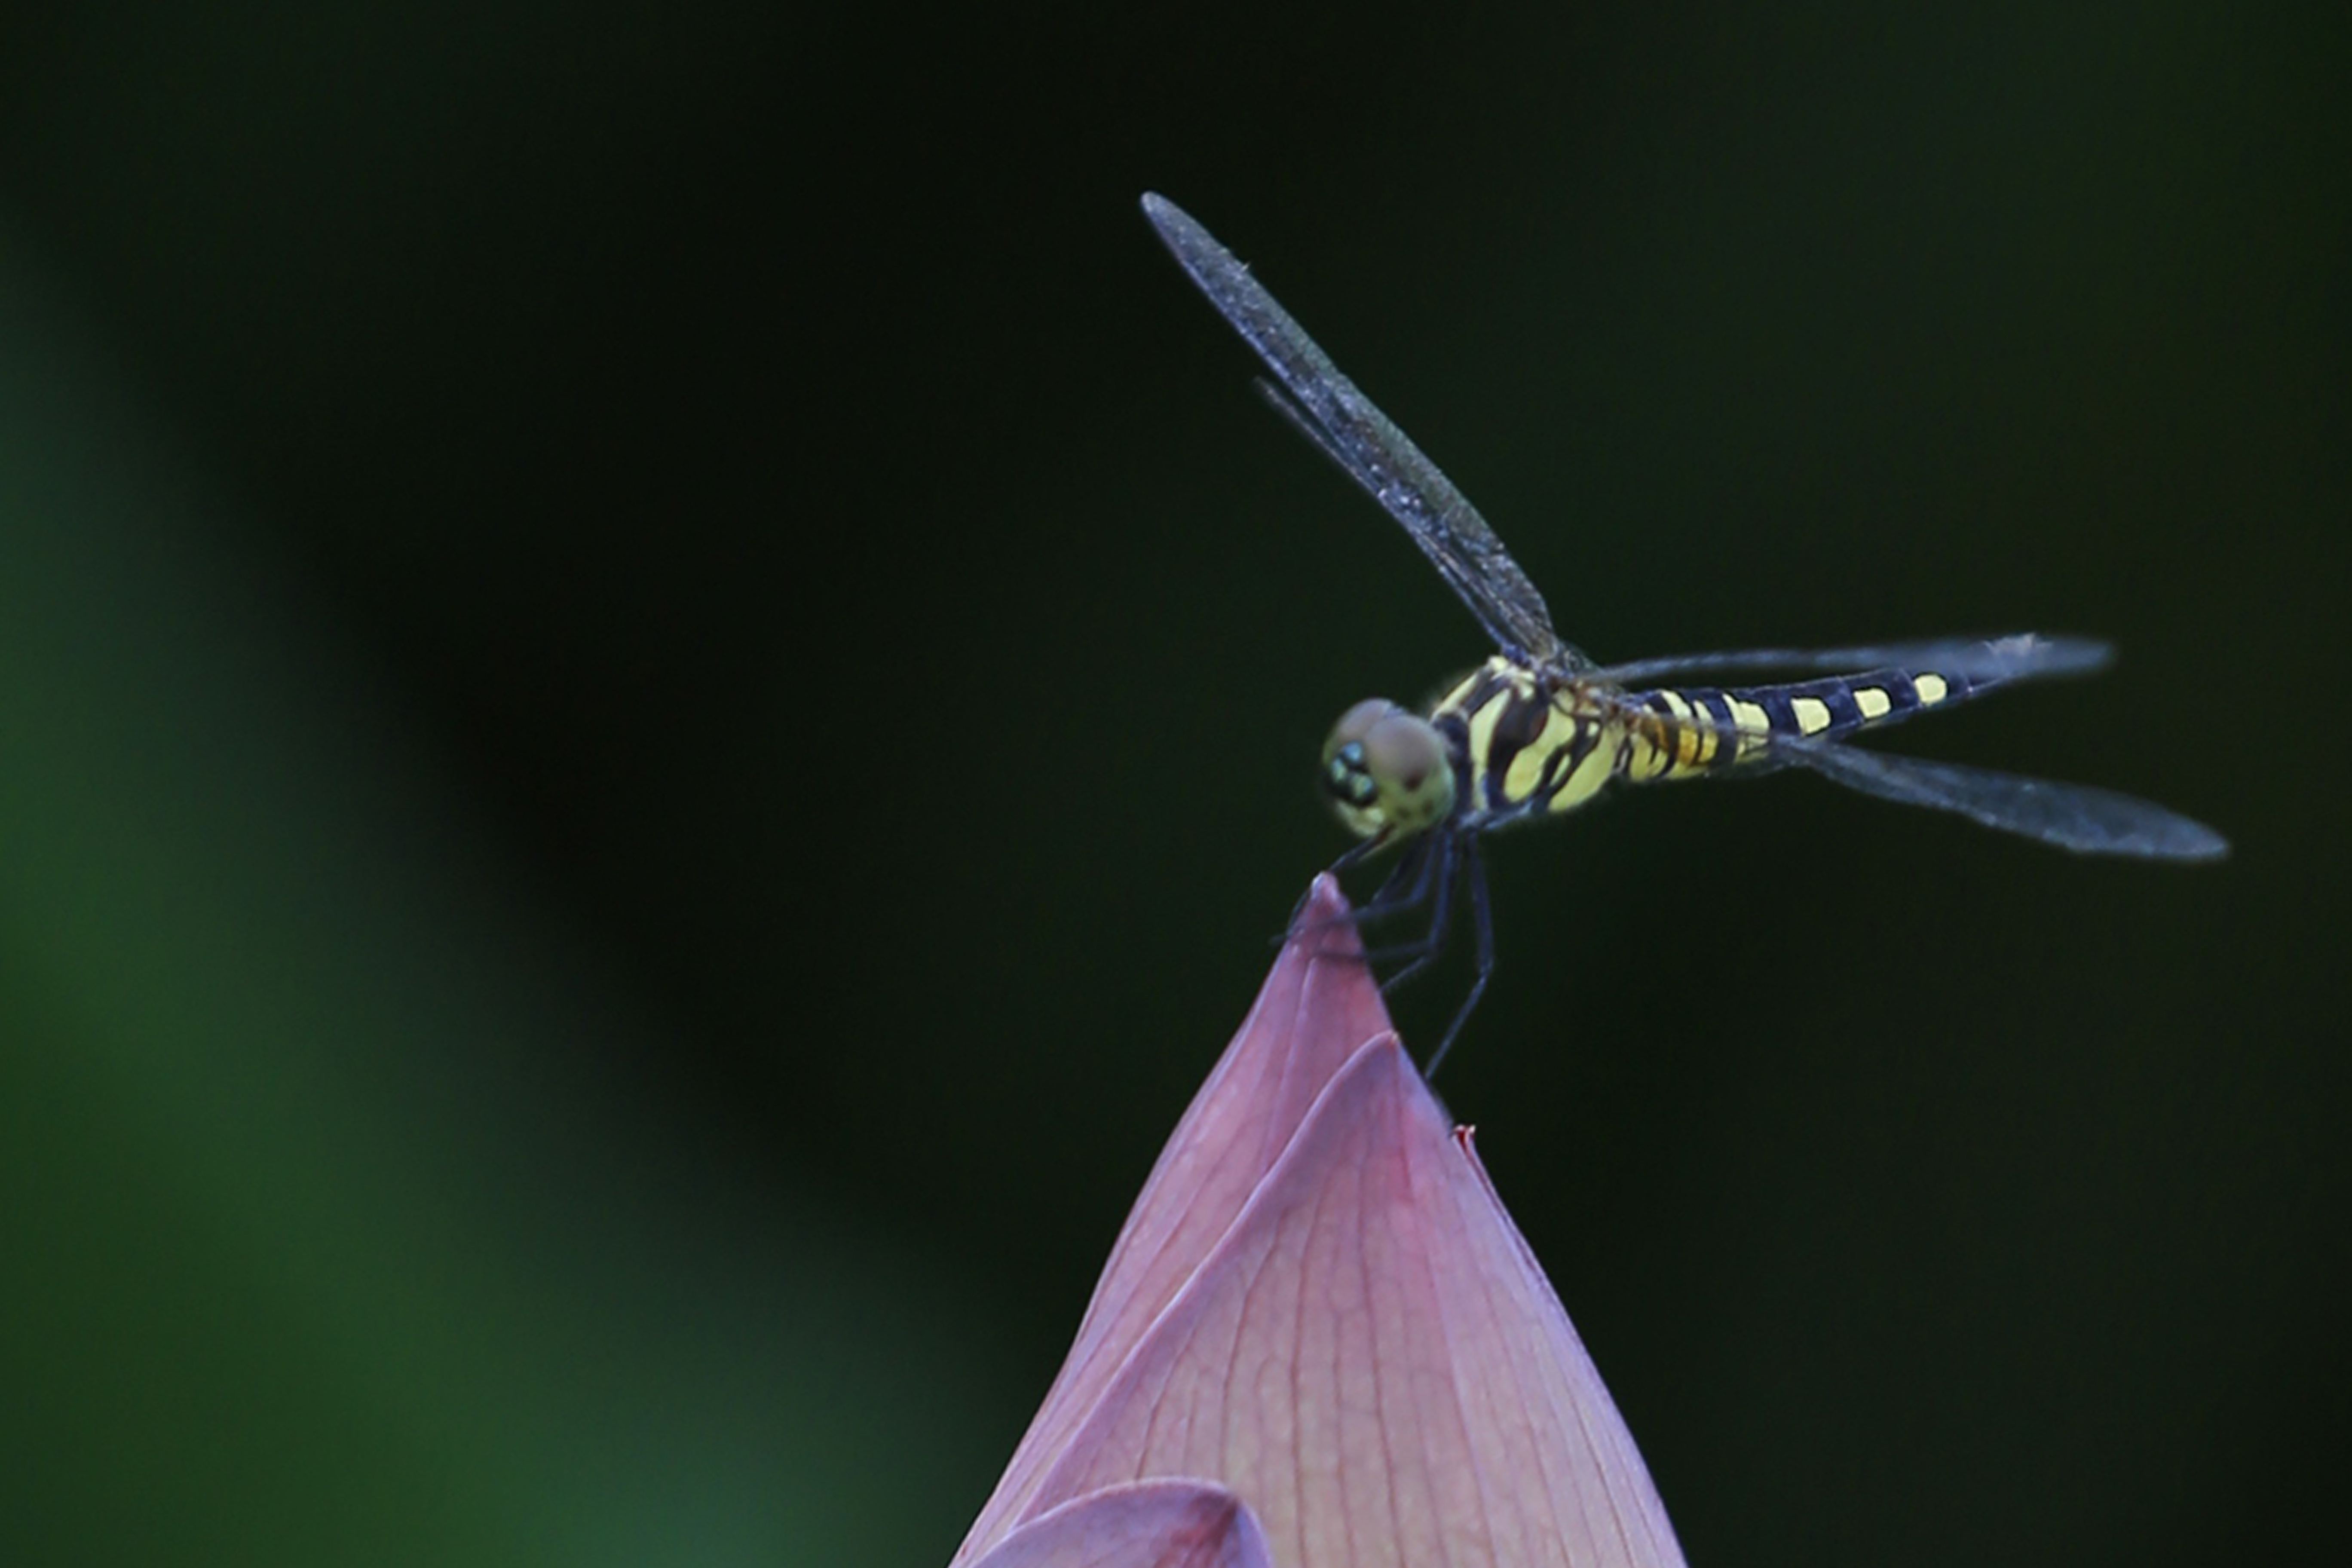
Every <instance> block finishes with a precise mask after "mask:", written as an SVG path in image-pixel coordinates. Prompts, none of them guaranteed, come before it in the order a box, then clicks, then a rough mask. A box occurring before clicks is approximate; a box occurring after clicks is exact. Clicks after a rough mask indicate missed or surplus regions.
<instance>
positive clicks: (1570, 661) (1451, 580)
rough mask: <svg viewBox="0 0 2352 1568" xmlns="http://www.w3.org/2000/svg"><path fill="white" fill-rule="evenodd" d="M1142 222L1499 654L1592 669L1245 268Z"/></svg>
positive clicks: (1492, 544)
mask: <svg viewBox="0 0 2352 1568" xmlns="http://www.w3.org/2000/svg"><path fill="white" fill-rule="evenodd" d="M1143 212H1144V216H1146V217H1148V218H1150V220H1151V226H1152V227H1154V228H1155V229H1157V230H1159V231H1160V239H1161V240H1162V241H1163V242H1165V244H1166V245H1167V247H1168V248H1169V250H1170V251H1171V252H1172V253H1173V254H1174V256H1175V258H1176V259H1177V261H1178V263H1179V264H1181V266H1182V267H1183V268H1184V270H1185V271H1186V272H1187V273H1189V274H1190V275H1191V276H1192V281H1193V282H1194V283H1195V284H1197V285H1199V287H1200V289H1201V292H1202V293H1203V294H1206V295H1207V296H1208V297H1209V302H1210V303H1211V304H1213V305H1214V306H1216V308H1217V310H1219V311H1220V312H1221V313H1223V316H1224V318H1225V320H1226V321H1230V322H1232V323H1233V325H1234V330H1235V331H1238V332H1240V333H1241V335H1242V337H1243V339H1244V341H1246V342H1248V344H1249V345H1250V347H1251V348H1253V349H1255V350H1256V351H1257V355H1258V358H1260V359H1261V360H1263V361H1265V366H1266V368H1267V369H1268V370H1270V371H1272V372H1273V373H1274V381H1273V383H1272V384H1270V385H1269V387H1268V397H1269V400H1270V401H1271V402H1273V403H1274V405H1275V406H1276V407H1277V408H1279V409H1281V410H1282V412H1283V413H1285V414H1286V415H1287V416H1290V419H1291V422H1292V423H1294V424H1296V425H1297V426H1298V427H1299V429H1300V430H1302V431H1303V432H1305V433H1306V435H1307V438H1308V439H1310V440H1312V441H1313V442H1314V443H1315V445H1316V446H1317V447H1320V448H1321V449H1322V451H1323V453H1324V454H1325V456H1327V457H1328V458H1330V459H1331V460H1332V461H1333V462H1335V463H1337V464H1339V467H1340V468H1342V469H1344V470H1346V472H1347V474H1348V476H1349V478H1350V479H1354V480H1355V481H1356V482H1357V483H1358V484H1359V485H1361V486H1362V487H1363V488H1364V489H1365V490H1366V491H1367V492H1369V493H1370V496H1371V498H1372V499H1373V500H1376V501H1378V502H1380V503H1381V507H1382V509H1383V510H1386V511H1387V512H1388V514H1389V515H1390V516H1391V517H1393V518H1395V519H1396V520H1397V521H1399V522H1401V523H1402V524H1403V525H1404V530H1405V531H1406V532H1407V533H1409V534H1411V535H1412V542H1414V543H1415V544H1418V545H1420V546H1421V549H1422V553H1423V554H1424V555H1427V556H1428V557H1429V559H1430V561H1431V563H1433V564H1434V565H1435V566H1436V568H1437V570H1438V574H1439V575H1441V576H1443V577H1444V579H1445V581H1446V582H1447V583H1448V584H1451V585H1452V586H1453V589H1454V593H1456V594H1457V595H1461V598H1462V602H1463V603H1464V604H1465V605H1469V606H1470V613H1471V614H1472V615H1474V616H1477V618H1478V623H1479V625H1481V626H1485V627H1486V635H1487V636H1488V637H1492V638H1493V639H1494V640H1495V643H1496V646H1497V647H1500V648H1501V649H1502V650H1503V651H1504V652H1505V653H1507V654H1509V655H1512V656H1514V657H1515V658H1522V659H1526V660H1528V661H1530V662H1533V663H1536V664H1539V665H1544V666H1547V667H1549V668H1554V669H1558V670H1560V671H1562V672H1563V673H1569V672H1574V671H1579V670H1583V669H1586V668H1591V660H1590V659H1588V658H1585V657H1584V655H1582V654H1581V653H1579V652H1578V651H1577V650H1576V649H1574V648H1572V647H1569V646H1568V645H1567V644H1566V643H1564V642H1562V641H1560V638H1559V633H1558V632H1556V631H1554V630H1553V629H1552V625H1551V613H1550V612H1549V610H1547V609H1546V608H1545V607H1544V602H1543V595H1541V594H1538V592H1537V591H1536V585H1535V584H1533V583H1531V582H1529V581H1528V576H1527V574H1526V573H1524V572H1522V571H1520V570H1519V565H1518V563H1517V562H1516V561H1513V560H1512V559H1511V555H1510V552H1509V551H1507V550H1506V549H1505V548H1504V546H1503V542H1502V540H1501V539H1500V538H1498V537H1497V536H1496V532H1495V531H1494V530H1493V529H1492V528H1490V527H1488V526H1487V523H1486V519H1485V518H1483V517H1481V516H1479V515H1478V509H1477V508H1475V507H1474V506H1472V505H1471V504H1470V501H1469V498H1467V497H1466V496H1465V495H1463V493H1462V492H1461V491H1460V490H1457V489H1454V485H1453V482H1452V481H1451V480H1449V479H1447V478H1446V477H1445V476H1444V474H1443V473H1442V472H1440V471H1439V470H1438V467H1437V465H1436V464H1435V463H1433V462H1431V461H1430V460H1429V458H1427V457H1425V456H1423V453H1422V450H1421V448H1420V447H1416V446H1414V445H1413V444H1412V438H1411V437H1408V436H1406V435H1405V433H1404V432H1403V431H1402V430H1400V429H1398V428H1397V427H1396V426H1395V425H1394V424H1392V423H1391V421H1390V419H1389V417H1388V416H1386V415H1385V414H1382V413H1381V411H1380V410H1379V409H1378V408H1376V407H1374V406H1373V405H1372V401H1371V399H1370V398H1369V397H1366V396H1365V395H1363V394H1362V393H1361V392H1360V391H1358V390H1357V389H1356V384H1355V383H1354V382H1351V381H1349V379H1348V378H1347V377H1346V376H1344V375H1342V374H1339V367H1338V366H1337V365H1335V364H1333V363H1331V359H1330V356H1329V355H1328V354H1326V353H1324V352H1323V351H1322V350H1321V349H1320V348H1318V347H1317V346H1316V342H1315V340H1314V339H1312V338H1310V337H1308V336H1307V331H1306V329H1305V328H1303V327H1301V326H1300V325H1299V324H1298V323H1297V321H1293V320H1291V318H1290V313H1289V312H1288V311H1286V310H1284V309H1283V308H1282V307H1281V306H1280V305H1278V304H1276V302H1275V299H1274V296H1273V295H1272V294H1269V293H1267V292H1266V290H1265V286H1264V285H1262V284H1260V283H1259V282H1258V280H1257V279H1255V278H1253V277H1251V276H1250V272H1249V268H1246V267H1244V266H1243V265H1242V264H1241V263H1240V262H1239V261H1237V260H1235V259H1234V255H1233V253H1232V252H1231V251H1229V250H1227V249H1226V248H1225V247H1223V246H1222V245H1219V244H1218V243H1217V242H1216V240H1215V239H1214V238H1213V237H1211V235H1210V234H1209V231H1208V230H1207V229H1204V228H1202V226H1200V225H1199V224H1197V223H1195V222H1194V221H1193V220H1192V218H1191V217H1190V216H1188V215H1187V214H1186V213H1185V212H1184V211H1183V210H1182V209H1181V208H1180V207H1178V206H1177V205H1175V204H1174V203H1172V202H1171V201H1169V200H1167V199H1166V198H1165V197H1162V196H1157V195H1146V196H1145V197H1144V198H1143Z"/></svg>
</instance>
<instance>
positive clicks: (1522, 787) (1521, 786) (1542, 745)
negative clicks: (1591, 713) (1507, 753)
mask: <svg viewBox="0 0 2352 1568" xmlns="http://www.w3.org/2000/svg"><path fill="white" fill-rule="evenodd" d="M1575 739H1576V721H1575V720H1573V719H1571V718H1570V717H1569V716H1568V715H1567V714H1565V713H1563V712H1561V711H1560V710H1559V704H1558V703H1554V704H1552V706H1551V708H1550V710H1549V711H1548V712H1546V713H1545V714H1544V726H1543V728H1542V729H1541V730H1539V731H1537V732H1536V738H1535V739H1534V740H1533V741H1530V742H1528V744H1527V746H1526V747H1525V748H1524V749H1523V750H1521V751H1520V752H1519V754H1518V755H1517V756H1516V757H1513V758H1512V759H1511V765H1510V767H1509V768H1508V769H1507V771H1506V772H1505V773H1504V774H1503V798H1504V799H1506V800H1507V801H1509V802H1511V803H1512V804H1513V805H1517V804H1518V803H1519V802H1520V801H1523V800H1525V799H1527V798H1528V796H1529V795H1533V794H1535V793H1536V790H1537V789H1538V787H1539V786H1540V785H1541V784H1543V780H1544V774H1545V773H1546V772H1547V771H1549V768H1550V766H1551V760H1552V758H1553V757H1555V756H1557V755H1558V754H1559V752H1560V751H1561V749H1562V748H1564V747H1565V746H1567V745H1568V744H1569V743H1570V742H1572V741H1574V740H1575Z"/></svg>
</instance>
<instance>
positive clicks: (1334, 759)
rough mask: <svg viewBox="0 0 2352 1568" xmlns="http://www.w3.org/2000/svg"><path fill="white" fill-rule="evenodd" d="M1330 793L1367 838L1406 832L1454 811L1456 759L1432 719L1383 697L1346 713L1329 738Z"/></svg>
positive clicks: (1326, 782) (1326, 781) (1326, 780)
mask: <svg viewBox="0 0 2352 1568" xmlns="http://www.w3.org/2000/svg"><path fill="white" fill-rule="evenodd" d="M1322 784H1323V792H1324V793H1325V794H1326V795H1329V796H1330V797H1331V804H1332V805H1333V807H1334V808H1335V809H1336V810H1337V811H1338V812H1339V820H1340V821H1342V822H1344V823H1346V824H1347V825H1348V827H1349V831H1351V832H1353V833H1355V834H1356V835H1357V836H1358V837H1363V838H1372V837H1380V836H1381V835H1391V836H1393V837H1408V836H1410V835H1412V834H1415V833H1419V832H1421V831H1423V829H1425V828H1428V827H1431V826H1434V825H1436V824H1437V823H1439V822H1442V821H1444V819H1445V816H1446V814H1447V813H1449V812H1451V811H1452V810H1453V809H1454V764H1453V761H1452V759H1451V757H1450V756H1449V755H1448V753H1447V752H1446V749H1445V740H1444V737H1443V736H1442V735H1440V734H1439V733H1438V732H1437V731H1436V729H1435V728H1434V727H1433V726H1432V725H1431V724H1430V722H1429V721H1428V720H1426V719H1423V718H1421V717H1419V716H1418V715H1416V714H1412V713H1409V712H1407V711H1406V710H1403V709H1402V708H1400V707H1398V706H1397V705H1396V704H1395V703H1393V702H1390V701H1387V700H1383V699H1381V698H1377V697H1376V698H1372V699H1370V700H1367V701H1363V702H1359V703H1357V704H1356V705H1355V706H1354V707H1353V708H1350V709H1349V710H1347V711H1346V712H1345V713H1343V714H1341V715H1340V716H1339V723H1337V724H1336V725H1334V726H1332V729H1331V738H1330V739H1329V740H1328V741H1326V742H1323V775H1322Z"/></svg>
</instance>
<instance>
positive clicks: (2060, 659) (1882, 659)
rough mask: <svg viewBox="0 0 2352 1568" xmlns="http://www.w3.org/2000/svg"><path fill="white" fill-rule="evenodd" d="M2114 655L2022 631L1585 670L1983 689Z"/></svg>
mask: <svg viewBox="0 0 2352 1568" xmlns="http://www.w3.org/2000/svg"><path fill="white" fill-rule="evenodd" d="M2114 656H2115V650H2114V649H2113V648H2112V647H2108V645H2106V644H2105V643H2103V642H2100V641H2098V640H2097V639H2096V638H2094V637H2042V636H2041V635H2040V634H2038V633H2035V632H2020V633H2017V634H2015V635H2014V636H2011V637H1939V638H1936V639H1934V640H1931V641H1927V642H1898V643H1879V644H1874V645H1867V646H1864V647H1822V648H1756V649H1753V650H1749V651H1745V652H1740V653H1693V654H1675V655H1671V656H1669V657H1667V658H1644V659H1636V660H1634V661H1633V663H1631V664H1612V665H1607V666H1604V667H1602V668H1599V669H1594V670H1591V671H1589V672H1588V675H1589V678H1590V679H1595V680H1607V681H1612V682H1614V683H1616V684H1617V685H1620V686H1637V685H1643V684H1646V683H1648V682H1650V681H1654V680H1666V679H1681V678H1683V677H1685V676H1693V675H1708V676H1713V675H1733V674H1742V673H1747V672H1751V671H1767V670H1787V671H1789V672H1790V673H1803V674H1812V675H1840V674H1848V673H1851V672H1853V671H1855V670H1864V669H1885V668H1902V669H1910V670H1925V671H1932V672H1934V673H1935V674H1937V675H1942V676H1945V677H1952V676H1958V677H1960V678H1962V679H1967V680H1969V681H1971V682H1974V683H1979V684H1984V683H1990V682H1991V681H1995V680H2027V679H2036V678H2040V677H2044V676H2054V675H2088V674H2090V673H2091V672H2092V671H2094V670H2096V669H2100V668H2105V665H2106V664H2107V662H2108V660H2109V659H2111V658H2114Z"/></svg>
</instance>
